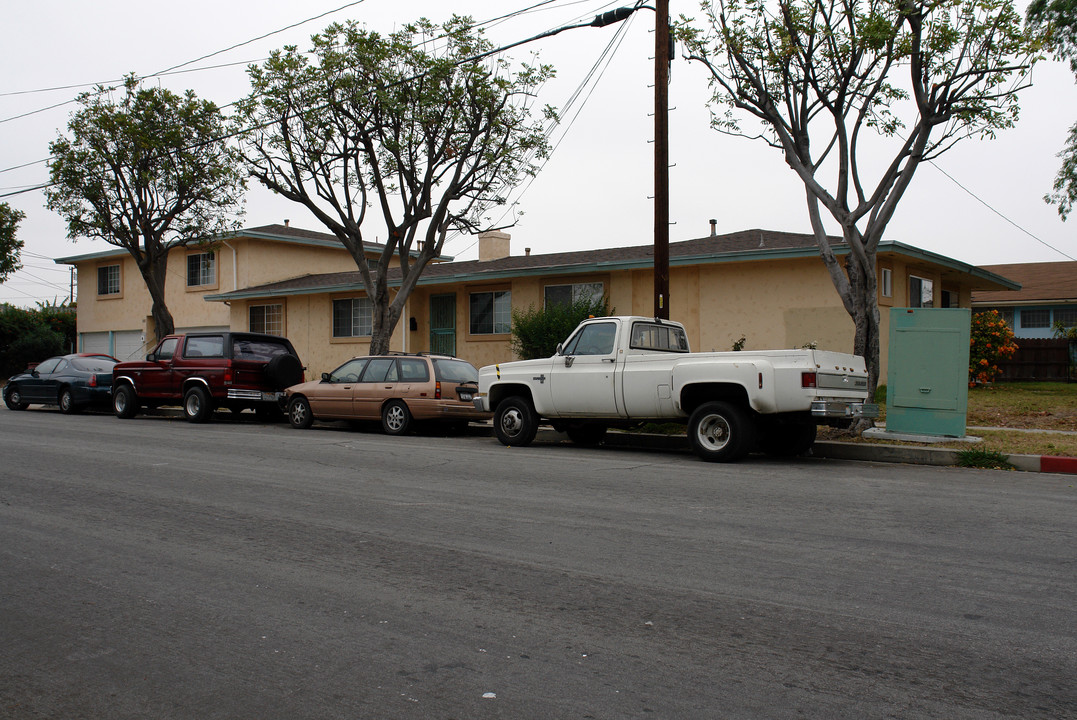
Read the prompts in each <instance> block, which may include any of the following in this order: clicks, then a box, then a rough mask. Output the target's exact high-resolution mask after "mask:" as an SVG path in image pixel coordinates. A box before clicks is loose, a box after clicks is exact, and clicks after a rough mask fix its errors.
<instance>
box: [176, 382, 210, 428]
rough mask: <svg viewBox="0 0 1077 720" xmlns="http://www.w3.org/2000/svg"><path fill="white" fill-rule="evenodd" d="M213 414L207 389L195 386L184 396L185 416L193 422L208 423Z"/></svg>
mask: <svg viewBox="0 0 1077 720" xmlns="http://www.w3.org/2000/svg"><path fill="white" fill-rule="evenodd" d="M212 413H213V407H212V406H211V405H210V402H209V393H207V392H206V389H205V388H203V387H199V386H198V385H195V386H194V387H192V388H191V389H190V390H188V391H187V393H186V394H185V395H184V396H183V414H184V415H186V416H187V419H188V420H190V421H191V422H193V423H203V422H206V421H207V420H209V416H210V415H211V414H212Z"/></svg>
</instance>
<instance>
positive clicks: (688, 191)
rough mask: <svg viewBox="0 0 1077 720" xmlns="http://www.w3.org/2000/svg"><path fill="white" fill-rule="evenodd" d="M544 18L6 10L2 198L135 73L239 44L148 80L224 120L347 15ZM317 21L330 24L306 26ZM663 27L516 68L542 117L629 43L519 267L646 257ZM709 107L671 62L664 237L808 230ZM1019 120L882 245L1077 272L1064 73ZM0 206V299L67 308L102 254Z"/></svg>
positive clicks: (382, 9)
mask: <svg viewBox="0 0 1077 720" xmlns="http://www.w3.org/2000/svg"><path fill="white" fill-rule="evenodd" d="M536 4H539V2H538V0H516V1H513V0H456V2H453V3H446V2H444V1H443V0H431V1H427V0H403V1H401V0H365V1H363V2H358V3H356V2H352V3H350V4H347V3H346V0H307V2H304V3H294V2H281V1H277V0H230V1H229V2H220V1H219V0H216V1H214V2H209V1H207V0H188V2H186V3H184V4H183V5H182V10H179V9H178V6H175V5H168V4H158V3H147V2H144V1H142V2H135V1H133V0H97V1H95V2H92V3H90V2H85V1H84V0H78V1H75V0H57V1H55V2H42V3H12V4H9V5H8V6H7V7H6V8H5V18H4V21H5V27H6V29H7V32H6V33H5V42H4V43H3V44H0V66H2V68H3V73H2V78H3V79H2V81H0V195H5V194H8V193H12V192H15V191H17V190H20V189H22V188H25V187H31V186H35V185H40V184H43V183H45V182H46V181H47V178H48V171H47V167H46V165H45V163H44V162H40V161H43V160H45V159H46V158H47V157H48V144H49V142H50V141H52V140H54V139H55V138H56V137H57V135H58V133H60V132H63V131H65V130H66V124H67V120H68V117H69V115H70V113H71V112H72V111H73V110H74V109H75V108H76V105H75V104H74V103H72V102H68V101H71V100H72V99H73V98H74V97H75V96H76V95H77V94H78V93H79V92H81V91H84V90H89V89H90V88H91V87H92V86H93V85H95V84H99V83H112V82H115V81H117V80H118V79H119V78H121V77H122V76H123V75H124V74H125V73H130V72H134V73H137V74H139V75H142V76H147V75H151V74H154V73H158V72H160V71H162V70H165V69H168V68H172V67H174V66H177V65H181V64H185V63H190V61H193V60H197V59H198V58H202V57H203V56H207V55H210V54H212V53H218V52H219V51H222V50H226V49H228V48H232V47H233V46H235V45H240V44H242V45H241V46H240V47H236V48H235V49H231V50H227V51H226V52H221V53H220V54H214V55H213V56H212V57H210V58H207V59H205V60H199V61H198V62H194V63H191V64H189V65H184V67H183V70H184V72H179V73H175V74H169V75H166V76H164V77H161V78H159V79H155V80H154V81H153V82H160V83H161V84H162V85H164V86H166V87H168V88H170V89H172V90H174V91H177V92H181V91H183V90H185V89H188V88H190V89H193V90H194V91H195V92H196V93H197V94H198V95H199V96H200V97H203V98H206V99H209V100H213V101H214V102H216V103H217V104H218V105H221V106H226V105H228V104H229V103H232V102H234V101H235V100H237V99H239V98H241V97H243V96H245V95H246V94H247V93H248V90H249V85H248V82H247V75H246V65H247V64H248V63H251V62H258V61H261V60H263V59H264V58H266V57H267V56H268V54H269V52H270V51H271V50H273V49H275V48H279V47H282V46H284V45H286V44H295V45H297V46H299V48H300V49H307V48H309V38H310V35H311V34H313V33H316V32H319V31H321V30H322V29H323V28H324V27H325V26H326V25H328V24H329V23H330V22H332V21H343V20H346V19H354V20H357V21H359V22H362V23H365V24H366V25H367V27H369V28H370V29H373V30H379V31H391V30H393V29H395V28H397V27H399V25H400V24H402V23H405V22H407V21H410V20H414V19H416V18H418V17H420V16H426V17H429V18H430V19H432V20H435V21H440V20H444V19H446V17H447V15H448V13H449V12H450V10H449V9H447V8H449V7H451V9H452V11H455V12H457V13H459V14H470V15H472V16H473V17H474V18H475V19H476V20H479V21H485V20H489V19H492V18H496V17H499V16H502V15H506V14H508V13H511V12H512V11H515V10H521V9H524V8H528V7H531V6H533V5H536ZM625 4H631V3H630V2H627V0H621V1H620V2H612V3H611V2H602V1H600V0H580V1H573V0H554V1H553V2H550V3H548V4H545V5H543V6H542V7H541V8H538V9H536V10H534V11H532V12H528V13H525V14H521V15H519V16H517V17H514V18H512V19H510V20H506V21H503V22H499V23H497V24H495V25H492V26H491V27H489V29H488V30H487V34H488V36H489V37H490V39H491V40H493V41H494V42H495V43H497V44H508V43H511V42H515V41H518V40H521V39H524V38H528V37H531V36H533V35H536V34H538V33H541V32H544V31H546V30H550V29H552V28H555V27H558V26H561V25H563V24H567V23H573V22H578V21H579V20H580V19H590V18H591V17H593V16H594V15H595V14H596V13H597V12H600V11H603V10H607V9H612V8H614V7H618V6H620V5H625ZM670 4H671V12H672V14H673V15H677V14H680V13H684V14H688V15H692V14H696V13H697V8H698V4H697V3H696V2H695V1H694V0H672V1H671V3H670ZM323 13H328V14H326V15H325V16H324V17H320V18H317V19H313V20H311V21H310V22H304V21H305V20H308V19H310V18H314V17H315V16H318V15H321V14H323ZM298 23H302V24H299V25H298V26H297V27H292V28H290V29H286V30H283V31H282V32H277V31H280V30H282V29H284V28H288V27H289V26H292V25H296V24H298ZM653 27H654V14H653V13H651V12H650V11H642V12H639V13H637V14H636V15H635V16H633V19H631V20H630V21H629V22H628V24H627V25H626V26H625V27H624V28H618V27H616V26H615V27H607V28H583V29H578V30H571V31H567V32H565V33H562V34H560V35H558V36H556V37H554V38H549V39H545V40H541V41H538V42H535V43H531V44H529V45H527V46H525V47H522V48H516V49H515V50H513V51H511V52H510V53H509V56H510V57H511V58H513V59H515V60H524V59H528V58H529V55H530V52H531V51H537V52H538V53H539V58H540V60H541V61H543V62H547V63H550V64H552V65H554V66H555V68H556V69H557V72H558V77H557V79H556V81H554V82H551V83H549V84H548V85H547V86H546V87H545V88H544V90H543V97H542V98H541V101H542V102H544V103H549V104H552V105H554V106H556V107H559V108H564V107H565V106H566V103H567V102H568V99H569V98H570V97H571V96H572V94H573V93H574V92H575V91H576V90H577V88H578V87H579V86H580V84H581V83H583V82H584V79H585V77H586V76H587V75H588V73H589V72H590V71H591V69H592V67H593V66H594V65H595V63H596V62H598V61H599V59H600V57H602V55H603V53H604V52H606V51H607V49H608V48H607V46H608V45H609V44H610V42H611V41H617V44H616V46H615V47H614V48H613V49H612V55H610V56H608V62H604V63H603V64H602V65H601V67H600V68H599V74H600V75H599V77H598V79H597V83H595V84H594V85H593V86H588V89H587V91H586V92H587V93H589V94H588V95H587V96H586V102H579V103H577V104H575V105H573V106H571V108H570V109H569V111H568V112H567V113H566V114H565V118H564V122H563V124H562V127H561V128H560V129H559V130H558V131H557V132H556V133H555V134H554V137H553V140H554V142H555V143H557V147H556V151H555V153H554V155H553V156H552V158H551V159H550V160H549V161H548V162H547V163H546V165H545V167H544V168H543V170H542V172H541V174H540V175H539V176H538V178H537V179H536V180H534V181H533V182H532V183H531V184H530V185H528V186H527V187H526V188H520V189H519V190H518V191H517V192H515V193H514V194H513V196H512V197H513V199H515V200H518V201H519V205H518V209H519V210H520V211H522V213H523V215H522V216H520V217H519V218H518V222H517V224H516V226H515V227H513V228H511V229H510V230H509V231H508V232H510V233H511V234H512V251H513V253H514V254H522V253H523V250H524V248H525V247H529V248H531V251H532V252H533V253H547V252H557V251H564V250H576V249H588V248H598V247H615V246H622V245H643V244H649V243H651V242H652V241H653V220H652V212H653V203H652V202H651V200H650V199H649V198H650V196H651V195H652V194H653V189H652V183H653V159H652V158H653V145H652V144H651V142H650V141H651V140H652V137H653V118H652V117H650V113H651V112H652V110H653V89H652V87H651V85H652V83H653V61H652V60H651V57H652V56H653V42H654V40H653V34H652V31H653ZM270 33H273V34H271V35H269V36H268V37H266V38H264V39H261V40H257V41H254V42H248V41H250V40H252V39H253V38H258V37H261V36H263V35H267V34H270ZM214 66H216V67H214ZM211 67H212V69H209V68H211ZM50 88H59V89H52V90H49V89H50ZM46 90H47V91H46ZM708 97H709V92H708V90H707V87H706V78H705V76H704V71H703V68H702V67H700V66H698V65H690V64H689V63H687V62H686V61H684V60H680V59H678V60H676V61H675V62H674V64H673V69H672V80H671V85H670V106H671V107H673V108H675V109H674V110H672V112H671V114H670V162H671V164H673V165H674V167H672V168H671V170H670V194H671V208H670V219H671V222H672V223H674V224H673V225H672V226H671V229H670V239H671V241H673V242H676V241H678V240H687V239H690V238H694V237H700V236H703V235H706V234H709V232H710V225H709V220H710V219H711V218H714V219H716V220H717V221H718V229H719V232H732V231H737V230H745V229H751V228H764V229H769V230H787V231H794V232H808V231H809V229H810V228H809V224H808V219H807V212H806V209H805V202H804V191H803V189H802V185H801V184H800V182H799V181H798V180H797V179H796V177H795V176H794V175H793V173H792V171H791V170H789V168H788V167H787V166H786V165H785V164H784V162H783V161H782V158H781V155H780V153H778V152H777V151H775V150H774V149H772V148H769V147H767V146H766V145H764V144H762V143H760V142H752V141H749V140H744V139H739V138H732V137H728V136H723V135H719V134H718V133H716V132H714V131H713V130H711V129H710V128H709V124H708V122H709V117H708V111H707V107H706V103H707V99H708ZM53 106H55V107H53ZM46 108H49V109H46ZM1021 108H1022V110H1021V120H1020V122H1019V124H1018V126H1017V128H1015V129H1013V130H1008V131H1005V132H1002V133H1000V134H999V135H998V137H997V138H996V139H994V140H990V141H979V140H965V141H962V142H961V143H959V144H958V146H957V147H956V148H954V149H952V150H951V151H949V152H948V153H946V154H945V155H943V156H942V158H941V159H939V160H937V161H936V165H937V167H935V166H932V165H925V166H923V167H921V169H920V170H919V172H918V174H917V176H916V178H915V179H914V180H913V185H912V187H911V188H910V190H909V191H908V192H907V193H906V195H905V197H904V199H903V200H902V202H901V205H900V208H899V210H898V213H897V216H896V217H895V219H894V220H893V222H891V224H890V226H889V229H888V231H887V235H886V238H887V239H889V240H894V241H900V242H903V243H907V244H910V245H915V246H918V247H921V248H924V249H926V250H930V251H932V252H936V253H940V254H942V255H946V256H949V257H952V258H955V259H957V260H960V261H963V262H967V263H971V264H975V265H985V264H994V263H1011V262H1040V261H1058V260H1069V259H1075V258H1077V240H1075V233H1077V218H1074V219H1073V220H1071V221H1070V222H1069V223H1068V224H1067V223H1063V222H1062V221H1061V220H1060V219H1059V218H1058V215H1057V212H1056V210H1055V208H1054V207H1052V206H1049V205H1047V204H1045V203H1044V202H1043V200H1042V198H1043V195H1044V194H1045V193H1047V192H1049V191H1050V188H1051V184H1052V182H1053V179H1054V175H1055V172H1056V170H1057V167H1058V162H1059V161H1058V158H1057V157H1056V154H1057V153H1058V151H1059V150H1060V149H1061V148H1062V146H1063V144H1064V142H1065V136H1066V132H1067V130H1068V128H1069V126H1070V125H1071V124H1072V123H1073V122H1074V121H1077V88H1075V87H1074V82H1073V76H1072V75H1071V74H1070V73H1069V71H1068V68H1066V67H1065V66H1062V65H1060V64H1057V63H1053V62H1045V63H1043V64H1042V65H1039V66H1037V68H1036V70H1035V75H1034V86H1033V87H1032V88H1030V89H1028V90H1026V91H1024V93H1023V95H1022V96H1021ZM20 116H21V117H20ZM23 165H26V167H21V168H18V169H10V168H16V167H17V166H23ZM948 176H949V177H948ZM951 178H952V179H951ZM0 200H2V201H5V202H8V203H9V204H10V205H12V206H13V207H15V208H17V209H19V210H22V211H23V212H24V213H26V219H25V220H24V221H23V223H22V225H21V226H20V230H19V237H20V238H21V239H22V240H23V241H24V242H25V248H24V251H23V264H24V266H25V267H24V270H23V271H20V272H19V273H17V274H16V275H14V276H13V277H12V278H10V279H9V280H8V282H7V283H5V284H3V285H0V302H11V303H15V304H18V305H27V306H32V305H34V304H35V303H36V302H39V301H49V302H52V301H57V300H64V299H66V298H67V295H68V287H69V284H68V281H69V276H68V271H67V268H66V266H58V265H56V264H55V263H54V262H53V259H55V258H58V257H67V256H72V255H80V254H84V253H90V252H95V251H97V250H102V249H108V247H109V246H107V245H105V244H103V243H100V242H96V243H95V242H91V241H88V240H85V239H82V240H77V241H74V242H73V241H71V240H69V239H68V238H67V237H66V226H65V224H64V222H63V221H62V220H61V219H60V217H59V216H57V215H55V214H54V213H52V212H50V211H49V210H46V209H45V207H44V196H43V194H42V193H41V192H40V191H34V192H28V193H24V194H17V195H13V196H10V197H6V198H2V199H0ZM285 218H289V219H290V220H291V223H292V225H293V226H294V227H302V228H307V229H311V230H319V231H320V230H323V228H322V227H321V226H319V224H318V223H317V221H316V220H315V219H314V218H313V217H312V216H310V215H309V214H308V212H307V211H306V210H304V209H303V208H302V207H300V206H298V205H294V204H292V203H289V202H288V201H286V200H282V199H279V198H275V197H273V196H272V195H271V194H269V193H268V192H266V191H265V190H263V189H261V188H260V187H257V186H255V185H252V187H251V190H250V192H249V193H248V199H247V213H246V217H245V219H244V223H243V224H244V225H245V226H247V227H254V226H258V225H267V224H270V223H280V222H282V221H283V220H284V219H285ZM506 222H507V221H506ZM375 234H376V233H375ZM383 237H384V236H383ZM446 253H447V254H449V255H454V256H456V257H457V258H458V259H473V258H474V257H475V256H476V248H475V239H474V238H472V237H457V238H454V239H452V240H451V241H450V242H449V243H448V244H447V247H446ZM172 270H173V274H175V272H178V271H177V270H176V269H174V268H173V269H172Z"/></svg>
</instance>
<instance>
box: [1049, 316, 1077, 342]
mask: <svg viewBox="0 0 1077 720" xmlns="http://www.w3.org/2000/svg"><path fill="white" fill-rule="evenodd" d="M1052 330H1053V331H1054V335H1055V337H1056V338H1064V339H1066V340H1077V325H1072V326H1070V327H1066V326H1065V325H1063V324H1062V321H1061V320H1059V321H1058V322H1056V323H1055V324H1054V327H1053V328H1052Z"/></svg>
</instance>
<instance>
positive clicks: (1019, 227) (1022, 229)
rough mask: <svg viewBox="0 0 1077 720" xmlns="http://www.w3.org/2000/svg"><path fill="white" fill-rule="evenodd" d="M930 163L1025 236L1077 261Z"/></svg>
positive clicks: (930, 161)
mask: <svg viewBox="0 0 1077 720" xmlns="http://www.w3.org/2000/svg"><path fill="white" fill-rule="evenodd" d="M928 162H929V163H931V165H932V166H933V167H934V168H935V169H936V170H938V171H939V172H941V173H942V174H943V175H945V176H946V177H948V178H949V179H950V182H952V183H953V184H954V185H957V186H958V187H959V188H961V189H962V190H964V191H965V192H967V193H968V194H969V195H971V196H972V197H973V198H975V199H976V200H977V201H978V202H979V203H980V204H981V205H983V206H984V207H985V208H987V209H988V210H990V211H991V212H993V213H995V214H996V215H998V216H999V217H1000V218H1002V219H1003V220H1005V221H1006V222H1008V223H1009V224H1010V225H1013V226H1014V227H1015V228H1017V229H1018V230H1020V231H1021V232H1023V233H1024V234H1025V235H1028V236H1029V237H1030V238H1032V239H1033V240H1035V241H1036V242H1038V243H1039V244H1041V245H1043V246H1044V247H1047V248H1050V249H1051V250H1054V251H1055V252H1056V253H1058V254H1059V255H1061V256H1062V257H1064V258H1068V259H1070V260H1077V258H1075V257H1073V256H1072V255H1070V254H1069V253H1066V252H1064V251H1062V250H1059V249H1058V248H1056V247H1055V246H1054V245H1051V244H1050V243H1048V242H1046V241H1044V240H1041V239H1040V238H1038V237H1037V236H1036V235H1034V234H1032V233H1031V232H1029V231H1028V230H1026V229H1025V228H1023V227H1021V226H1020V225H1018V224H1017V223H1015V222H1014V221H1013V220H1011V219H1010V218H1008V217H1006V216H1005V215H1003V214H1002V213H1001V212H999V211H998V210H996V209H995V208H994V207H992V206H991V204H990V203H988V202H987V201H986V200H984V199H983V198H982V197H980V196H979V195H977V194H976V193H974V192H972V190H969V189H968V188H967V187H965V186H964V185H962V184H961V183H960V182H958V181H957V179H956V178H954V176H953V175H951V174H950V173H948V172H946V171H945V170H943V169H942V168H941V167H939V166H938V165H937V164H936V163H935V161H934V160H928Z"/></svg>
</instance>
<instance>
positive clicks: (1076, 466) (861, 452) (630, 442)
mask: <svg viewBox="0 0 1077 720" xmlns="http://www.w3.org/2000/svg"><path fill="white" fill-rule="evenodd" d="M535 440H536V441H538V442H544V443H571V441H570V440H569V439H568V436H567V435H565V434H564V433H559V432H557V431H555V430H553V429H552V428H549V427H543V428H539V432H538V435H537V436H536V438H535ZM603 445H607V446H610V447H633V448H645V449H649V450H688V438H686V437H685V436H683V435H654V434H647V433H629V432H615V431H614V432H610V433H608V434H607V435H606V438H605V440H604V442H603ZM959 452H961V451H960V450H951V449H950V448H932V447H911V446H908V445H873V444H870V443H852V442H841V441H839V440H819V441H816V443H815V444H814V445H812V449H811V456H812V457H817V458H827V459H831V460H857V461H861V462H889V463H905V464H909V465H935V466H939V467H956V466H957V456H958V453H959ZM1007 460H1008V461H1009V463H1010V464H1011V465H1013V466H1014V469H1016V470H1020V471H1023V472H1046V473H1062V474H1068V475H1077V458H1072V457H1061V456H1054V455H1009V456H1007Z"/></svg>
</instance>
